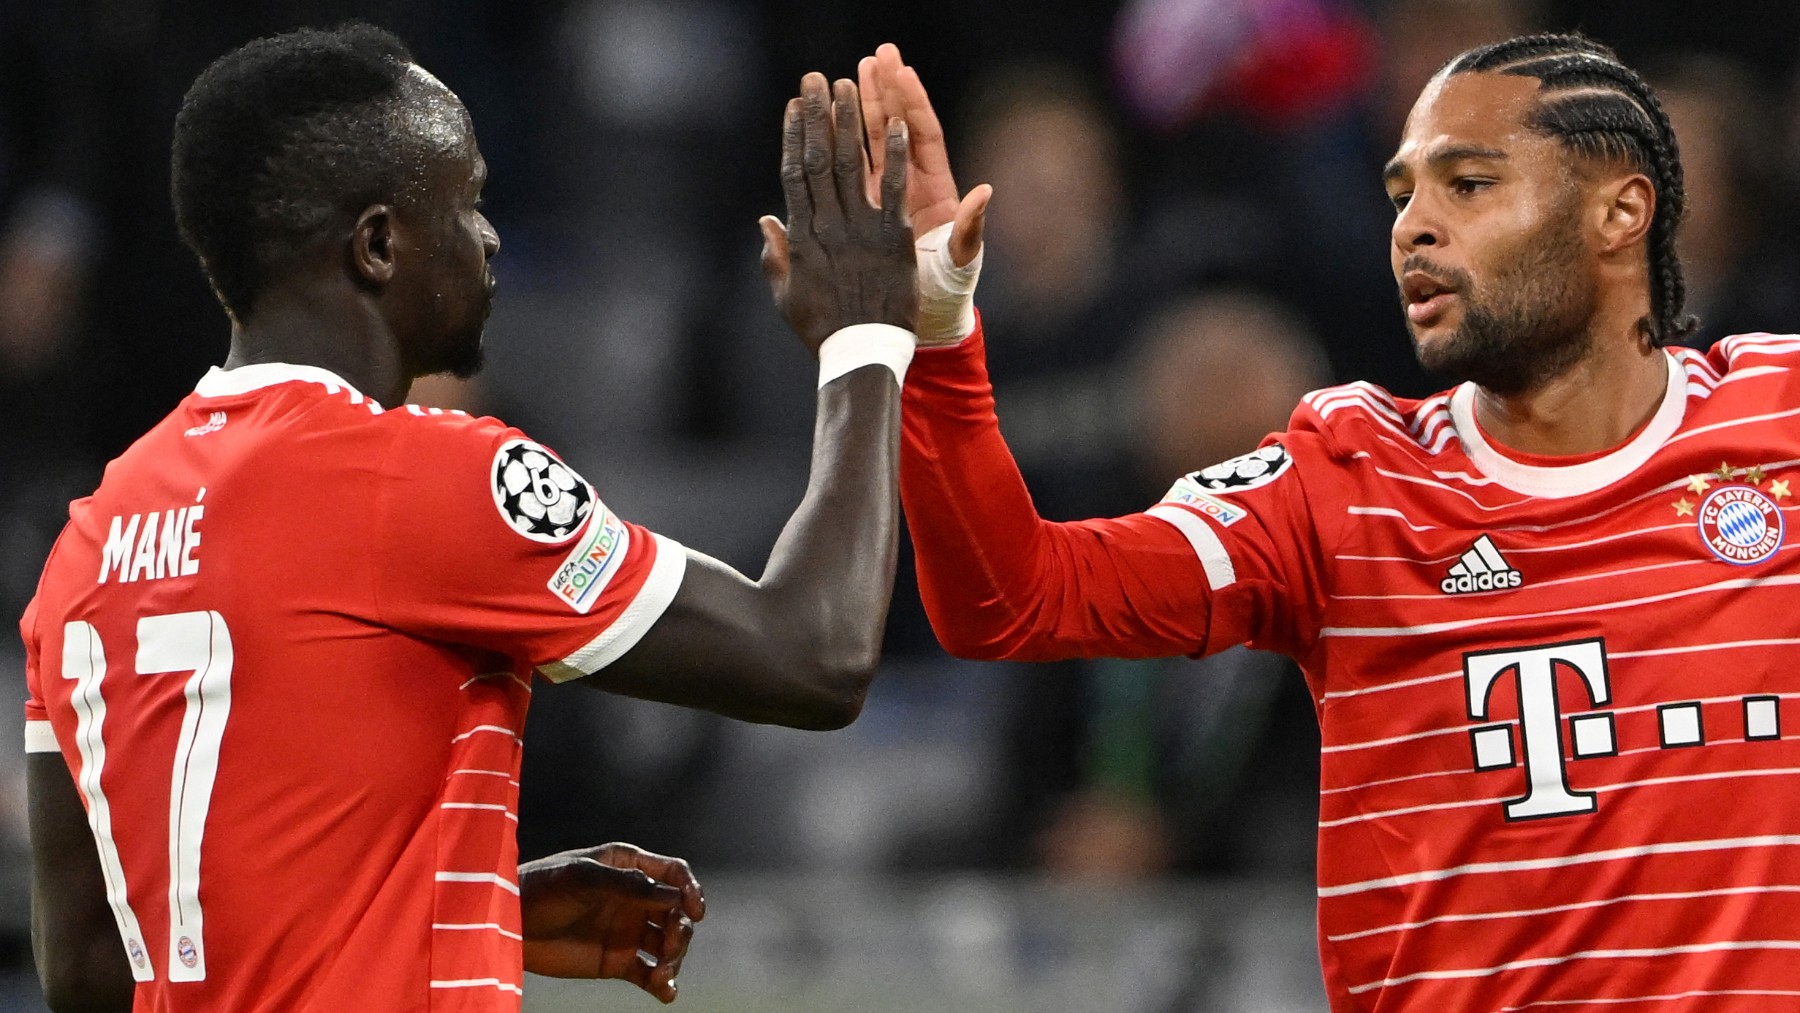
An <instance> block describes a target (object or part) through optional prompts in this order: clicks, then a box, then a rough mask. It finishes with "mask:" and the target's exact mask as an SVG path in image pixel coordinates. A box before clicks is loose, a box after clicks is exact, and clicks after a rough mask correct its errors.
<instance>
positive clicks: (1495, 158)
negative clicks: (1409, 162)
mask: <svg viewBox="0 0 1800 1013" xmlns="http://www.w3.org/2000/svg"><path fill="white" fill-rule="evenodd" d="M1469 158H1480V159H1486V160H1487V161H1490V162H1504V161H1506V152H1504V151H1501V150H1499V149H1498V148H1484V147H1481V146H1480V145H1477V144H1453V145H1451V146H1449V147H1447V148H1439V149H1438V150H1436V151H1434V152H1432V153H1431V154H1430V155H1428V156H1426V158H1425V164H1426V165H1429V166H1434V167H1435V166H1443V165H1447V164H1449V163H1451V162H1460V161H1463V160H1464V159H1469ZM1405 174H1406V163H1404V162H1402V161H1400V159H1398V158H1396V159H1393V160H1392V161H1390V162H1388V164H1387V165H1385V166H1383V167H1382V169H1381V181H1382V182H1383V183H1387V182H1389V181H1391V180H1392V179H1393V178H1394V177H1396V176H1403V175H1405Z"/></svg>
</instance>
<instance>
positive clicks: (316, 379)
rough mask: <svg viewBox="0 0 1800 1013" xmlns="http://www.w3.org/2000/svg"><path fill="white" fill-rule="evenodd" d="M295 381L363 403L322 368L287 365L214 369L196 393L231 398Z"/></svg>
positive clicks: (346, 385)
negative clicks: (348, 395)
mask: <svg viewBox="0 0 1800 1013" xmlns="http://www.w3.org/2000/svg"><path fill="white" fill-rule="evenodd" d="M296 380H299V381H304V382H307V383H317V384H322V385H323V386H324V387H325V389H326V390H327V391H329V392H331V393H333V394H336V393H337V392H338V391H340V390H347V391H349V392H350V395H351V400H352V401H357V402H360V401H362V400H363V395H362V392H361V391H358V390H357V389H356V388H355V387H352V386H350V384H349V383H347V382H346V381H345V380H344V378H343V377H341V376H339V375H337V374H336V373H333V372H332V371H331V370H329V369H325V368H322V367H320V366H297V365H294V364H293V363H288V362H257V363H252V364H250V365H248V366H239V367H237V368H236V369H221V368H219V367H218V366H214V367H213V368H211V369H209V370H207V371H206V375H205V376H203V377H201V378H200V382H199V383H198V384H195V385H194V393H196V394H198V395H200V396H201V397H231V396H233V395H236V394H248V393H250V392H251V391H253V390H261V389H263V388H264V387H272V386H274V385H275V384H278V383H291V382H294V381H296Z"/></svg>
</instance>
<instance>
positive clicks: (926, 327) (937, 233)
mask: <svg viewBox="0 0 1800 1013" xmlns="http://www.w3.org/2000/svg"><path fill="white" fill-rule="evenodd" d="M953 224H954V223H953V222H945V223H944V224H942V225H939V226H938V227H937V228H935V229H932V230H931V231H930V232H927V233H925V234H924V235H922V236H920V237H919V238H918V239H917V240H916V241H915V242H914V243H913V249H914V251H915V252H916V253H917V254H918V257H919V344H920V345H923V346H927V347H931V346H943V345H954V344H958V343H959V342H961V341H962V340H963V339H964V338H966V337H968V336H969V335H970V334H973V333H974V332H975V283H976V282H977V281H979V280H980V278H981V258H982V255H983V254H984V253H986V252H987V251H986V246H985V244H984V245H983V247H982V249H979V250H976V251H975V258H974V259H973V260H970V261H969V262H968V263H967V264H964V265H963V266H961V267H957V266H956V265H955V264H954V263H952V262H951V260H950V228H951V226H952V225H953Z"/></svg>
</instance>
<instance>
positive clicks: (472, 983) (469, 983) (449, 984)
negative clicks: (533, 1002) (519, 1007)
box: [431, 978, 525, 995]
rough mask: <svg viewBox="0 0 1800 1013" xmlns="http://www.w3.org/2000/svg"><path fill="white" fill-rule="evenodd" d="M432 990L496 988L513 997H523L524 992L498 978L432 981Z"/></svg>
mask: <svg viewBox="0 0 1800 1013" xmlns="http://www.w3.org/2000/svg"><path fill="white" fill-rule="evenodd" d="M431 987H432V988H497V989H499V990H500V991H502V992H511V993H512V994H513V995H524V994H525V990H524V989H522V988H520V987H519V986H517V985H508V984H507V983H506V982H504V981H501V980H500V979H499V978H460V979H458V980H456V981H434V982H432V983H431Z"/></svg>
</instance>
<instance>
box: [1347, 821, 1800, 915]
mask: <svg viewBox="0 0 1800 1013" xmlns="http://www.w3.org/2000/svg"><path fill="white" fill-rule="evenodd" d="M1792 847H1800V835H1793V834H1769V835H1764V836H1761V837H1720V838H1714V839H1710V840H1699V841H1665V842H1663V843H1661V844H1638V845H1634V846H1632V847H1629V848H1607V849H1605V850H1603V851H1583V852H1578V853H1576V854H1573V855H1558V856H1556V857H1554V858H1525V859H1517V860H1514V861H1508V862H1469V863H1467V864H1464V865H1453V866H1451V867H1449V868H1447V869H1426V870H1424V871H1421V872H1408V873H1402V874H1401V875H1398V876H1385V877H1383V878H1381V879H1365V880H1363V881H1361V882H1358V883H1344V884H1341V885H1339V886H1321V887H1319V897H1320V898H1321V899H1325V898H1331V897H1347V896H1350V895H1353V894H1358V893H1367V892H1369V891H1371V890H1391V889H1393V888H1394V887H1399V886H1412V885H1413V884H1415V883H1436V882H1441V881H1443V880H1446V879H1456V878H1459V877H1461V876H1482V875H1488V874H1492V873H1500V872H1527V871H1532V870H1537V869H1566V868H1570V867H1573V866H1577V865H1594V864H1597V863H1602V862H1621V861H1625V860H1627V859H1632V858H1645V857H1647V856H1650V855H1691V854H1696V853H1700V852H1708V851H1739V850H1747V849H1750V848H1792Z"/></svg>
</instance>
